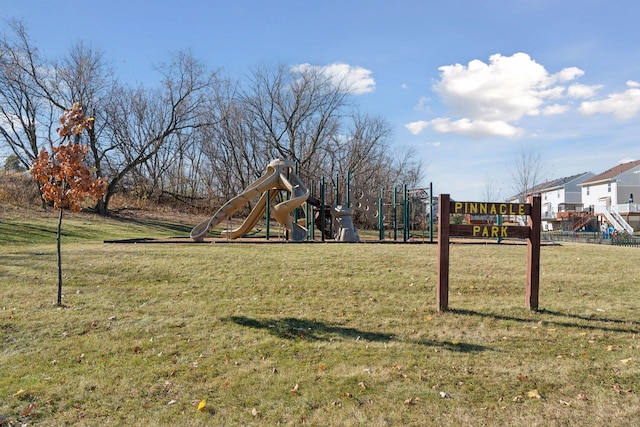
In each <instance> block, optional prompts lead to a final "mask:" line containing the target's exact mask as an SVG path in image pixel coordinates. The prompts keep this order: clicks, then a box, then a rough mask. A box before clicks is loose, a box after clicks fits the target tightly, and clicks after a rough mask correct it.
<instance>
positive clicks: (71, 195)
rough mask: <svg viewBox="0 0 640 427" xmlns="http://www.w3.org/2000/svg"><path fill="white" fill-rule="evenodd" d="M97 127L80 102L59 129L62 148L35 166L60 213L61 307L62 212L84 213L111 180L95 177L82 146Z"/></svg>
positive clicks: (46, 194) (43, 155) (62, 118)
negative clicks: (88, 131)
mask: <svg viewBox="0 0 640 427" xmlns="http://www.w3.org/2000/svg"><path fill="white" fill-rule="evenodd" d="M92 126H93V118H90V117H87V116H86V115H85V114H84V113H83V112H82V107H81V106H80V104H79V103H75V104H73V107H71V108H70V109H68V110H66V111H65V113H64V114H63V115H62V116H60V127H58V128H57V129H56V130H57V132H58V135H59V136H60V145H59V146H57V147H51V154H49V153H48V152H47V150H45V149H43V150H42V151H41V152H40V154H39V155H38V157H37V158H36V159H35V161H34V163H33V167H32V168H31V173H32V174H33V177H34V178H35V180H36V181H37V182H38V183H39V184H40V189H41V192H42V198H43V199H44V200H45V201H47V202H49V203H53V207H54V208H55V209H57V210H58V212H59V215H58V231H57V244H58V305H59V306H61V305H62V257H61V251H60V234H61V233H60V232H61V230H62V212H63V210H64V209H71V210H72V211H73V212H78V211H80V209H81V207H82V204H83V202H85V201H87V200H90V199H92V200H93V201H96V200H98V199H99V198H100V197H102V195H103V194H104V192H105V190H106V186H107V180H106V179H104V178H94V177H93V176H92V173H91V170H90V169H89V168H88V167H87V166H86V165H85V163H84V160H85V157H86V156H87V154H88V152H89V148H88V147H87V146H86V145H82V144H80V136H81V135H82V132H84V130H85V129H87V128H89V127H92Z"/></svg>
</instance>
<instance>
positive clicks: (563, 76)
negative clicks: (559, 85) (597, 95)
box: [553, 67, 584, 82]
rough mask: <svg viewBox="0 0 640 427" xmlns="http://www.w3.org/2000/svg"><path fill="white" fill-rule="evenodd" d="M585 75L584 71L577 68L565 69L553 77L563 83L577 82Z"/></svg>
mask: <svg viewBox="0 0 640 427" xmlns="http://www.w3.org/2000/svg"><path fill="white" fill-rule="evenodd" d="M583 75H584V71H582V70H581V69H580V68H577V67H568V68H563V69H562V70H560V72H558V73H556V74H554V75H553V77H554V78H555V79H557V80H559V81H561V82H568V81H571V80H575V79H577V78H578V77H580V76H583Z"/></svg>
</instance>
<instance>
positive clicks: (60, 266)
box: [57, 208, 62, 307]
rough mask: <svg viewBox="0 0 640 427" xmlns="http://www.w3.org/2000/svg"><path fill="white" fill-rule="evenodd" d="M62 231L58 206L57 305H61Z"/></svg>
mask: <svg viewBox="0 0 640 427" xmlns="http://www.w3.org/2000/svg"><path fill="white" fill-rule="evenodd" d="M61 231H62V208H60V215H59V216H58V234H57V242H58V306H59V307H61V306H62V252H61V251H60V236H61Z"/></svg>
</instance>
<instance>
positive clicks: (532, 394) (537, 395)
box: [527, 388, 542, 399]
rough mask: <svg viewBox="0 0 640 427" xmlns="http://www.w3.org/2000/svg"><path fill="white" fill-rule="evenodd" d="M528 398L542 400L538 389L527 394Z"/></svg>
mask: <svg viewBox="0 0 640 427" xmlns="http://www.w3.org/2000/svg"><path fill="white" fill-rule="evenodd" d="M527 397H528V398H529V399H542V396H540V392H538V389H537V388H534V389H533V390H531V391H529V392H527Z"/></svg>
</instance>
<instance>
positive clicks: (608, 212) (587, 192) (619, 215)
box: [579, 160, 640, 234]
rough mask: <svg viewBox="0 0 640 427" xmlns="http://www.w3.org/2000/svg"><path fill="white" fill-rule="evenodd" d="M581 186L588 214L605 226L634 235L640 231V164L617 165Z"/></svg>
mask: <svg viewBox="0 0 640 427" xmlns="http://www.w3.org/2000/svg"><path fill="white" fill-rule="evenodd" d="M579 185H580V187H581V189H582V204H583V205H584V207H585V210H591V211H593V212H594V214H595V215H597V216H598V217H599V219H600V222H601V223H606V224H608V225H611V226H612V227H614V228H615V229H616V230H617V231H626V232H628V233H631V234H632V233H633V232H634V230H640V209H639V204H638V203H637V198H638V197H640V160H636V161H633V162H627V163H621V164H619V165H616V166H614V167H612V168H611V169H608V170H606V171H604V172H602V173H601V174H598V175H595V176H593V177H591V178H589V179H587V180H586V181H584V182H582V183H581V184H579ZM634 194H635V197H636V199H634Z"/></svg>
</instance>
